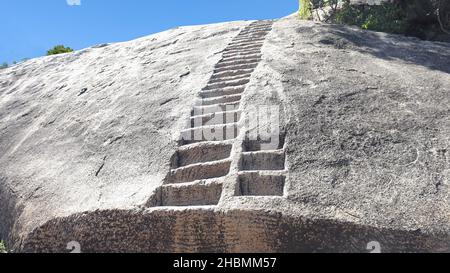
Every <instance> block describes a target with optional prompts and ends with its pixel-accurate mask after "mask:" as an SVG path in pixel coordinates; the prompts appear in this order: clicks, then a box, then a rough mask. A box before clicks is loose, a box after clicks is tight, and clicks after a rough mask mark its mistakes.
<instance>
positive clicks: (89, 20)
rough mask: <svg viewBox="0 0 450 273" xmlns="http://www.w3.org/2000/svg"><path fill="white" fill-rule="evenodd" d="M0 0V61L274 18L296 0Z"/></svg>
mask: <svg viewBox="0 0 450 273" xmlns="http://www.w3.org/2000/svg"><path fill="white" fill-rule="evenodd" d="M71 1H74V2H77V1H79V0H0V11H1V16H2V19H1V26H0V27H1V28H0V29H1V32H0V34H1V35H0V63H3V62H5V61H6V62H9V63H11V62H12V61H14V60H17V61H19V60H22V59H24V58H33V57H37V56H42V55H45V53H46V50H47V49H49V48H51V47H53V46H54V45H57V44H64V45H66V46H70V47H72V48H74V49H82V48H85V47H88V46H91V45H94V44H99V43H107V42H119V41H128V40H131V39H134V38H138V37H142V36H146V35H149V34H152V33H156V32H160V31H163V30H167V29H170V28H173V27H176V26H183V25H198V24H208V23H217V22H225V21H233V20H243V19H273V18H279V17H283V16H286V15H289V14H291V13H293V12H295V11H296V10H297V9H298V1H297V0H222V1H220V0H80V1H81V5H79V6H77V5H72V6H71V5H69V4H68V2H71Z"/></svg>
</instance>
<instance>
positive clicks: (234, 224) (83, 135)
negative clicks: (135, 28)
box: [0, 16, 450, 252]
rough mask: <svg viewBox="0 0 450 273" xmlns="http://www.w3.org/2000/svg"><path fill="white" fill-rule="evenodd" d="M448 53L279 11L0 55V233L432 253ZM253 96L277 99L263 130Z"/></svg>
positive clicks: (125, 246) (130, 245) (58, 248)
mask: <svg viewBox="0 0 450 273" xmlns="http://www.w3.org/2000/svg"><path fill="white" fill-rule="evenodd" d="M238 35H239V36H238ZM449 59H450V45H449V44H445V43H431V42H422V41H419V40H416V39H410V38H404V37H400V36H395V35H386V34H381V33H374V32H367V31H362V30H358V29H356V28H349V27H343V26H334V25H325V24H320V23H313V22H305V21H300V20H298V19H297V18H296V17H294V16H291V17H287V18H283V19H280V20H277V21H275V22H274V23H273V25H272V23H271V22H269V21H267V22H232V23H225V24H216V25H209V26H197V27H183V28H178V29H175V30H170V31H167V32H163V33H160V34H155V35H152V36H149V37H146V38H143V39H139V40H136V41H132V42H128V43H120V44H112V45H101V46H97V47H93V48H89V49H86V50H83V51H80V52H76V53H73V54H67V55H61V56H54V57H45V58H40V59H35V60H30V61H28V62H26V63H24V64H21V65H18V66H15V67H12V68H9V69H6V70H2V71H0V88H1V89H0V151H1V153H0V204H1V207H0V236H1V237H3V238H4V239H6V240H7V242H8V246H11V248H13V249H14V250H15V251H26V252H36V251H44V252H62V251H66V246H67V243H68V242H70V241H78V242H79V243H80V245H81V247H82V251H85V252H96V251H105V252H125V251H131V252H141V251H145V252H172V251H187V252H198V251H214V252H249V251H258V252H270V251H279V252H286V251H299V252H303V251H308V252H329V251H337V252H363V251H367V250H366V247H367V243H368V242H370V241H378V242H380V244H381V246H382V251H386V252H422V251H433V252H434V251H443V252H448V251H450V233H449V232H450V199H449V188H448V185H449V182H450V166H449V161H450V155H449V152H448V146H449V143H450V137H449V136H450V108H449V105H450V88H449V86H450V76H449V73H450V66H449V65H448V60H449ZM224 104H233V105H234V106H238V107H237V108H233V109H231V110H229V109H225V108H221V110H223V111H224V112H227V113H228V114H230V113H232V115H233V120H232V121H231V125H230V124H228V123H227V126H231V127H232V129H231V131H232V134H231V137H229V138H228V140H224V141H219V140H217V139H215V140H213V141H206V140H210V139H201V140H200V141H191V140H186V139H183V140H182V141H180V136H181V137H186V136H187V135H192V134H194V133H195V130H196V129H195V128H197V127H198V126H197V123H198V122H200V124H201V126H203V125H204V124H203V123H204V122H207V123H208V124H207V125H208V126H212V127H214V128H215V129H216V130H218V129H217V128H222V127H223V126H224V124H225V123H226V122H223V121H222V122H218V123H217V122H213V123H210V121H211V116H208V115H211V114H212V115H218V112H220V111H218V110H214V109H213V108H211V106H214V105H220V106H221V107H224ZM255 105H271V106H278V107H279V115H280V132H279V137H280V138H279V140H280V142H279V143H278V145H277V146H276V147H272V148H270V149H265V148H263V146H262V143H261V142H260V141H250V140H247V139H246V136H245V130H243V128H244V127H242V126H241V125H242V124H243V122H244V121H245V119H244V118H243V116H247V115H245V113H246V112H248V111H250V110H251V109H252V108H253V107H254V106H255ZM197 109H202V110H206V111H208V112H203V113H202V114H201V115H198V114H197V113H196V110H197ZM236 128H237V129H236Z"/></svg>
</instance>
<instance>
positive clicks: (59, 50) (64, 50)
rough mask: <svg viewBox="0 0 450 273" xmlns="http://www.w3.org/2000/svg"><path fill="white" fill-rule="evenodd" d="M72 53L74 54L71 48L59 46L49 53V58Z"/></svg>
mask: <svg viewBox="0 0 450 273" xmlns="http://www.w3.org/2000/svg"><path fill="white" fill-rule="evenodd" d="M70 52H73V49H71V48H70V47H65V46H64V45H57V46H55V47H53V48H52V49H50V50H48V51H47V56H50V55H56V54H62V53H70Z"/></svg>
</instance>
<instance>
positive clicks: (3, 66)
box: [0, 62, 9, 69]
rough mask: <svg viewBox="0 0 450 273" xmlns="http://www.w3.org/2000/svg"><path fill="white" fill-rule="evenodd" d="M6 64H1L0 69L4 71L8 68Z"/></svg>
mask: <svg viewBox="0 0 450 273" xmlns="http://www.w3.org/2000/svg"><path fill="white" fill-rule="evenodd" d="M8 66H9V65H8V63H7V62H4V63H2V64H1V65H0V69H5V68H8Z"/></svg>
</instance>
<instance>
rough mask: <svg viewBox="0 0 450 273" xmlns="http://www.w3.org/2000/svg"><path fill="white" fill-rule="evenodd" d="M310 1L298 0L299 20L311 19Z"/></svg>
mask: <svg viewBox="0 0 450 273" xmlns="http://www.w3.org/2000/svg"><path fill="white" fill-rule="evenodd" d="M311 6H312V5H311V1H310V0H300V11H299V14H300V18H302V19H309V18H311V14H312V11H311Z"/></svg>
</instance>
